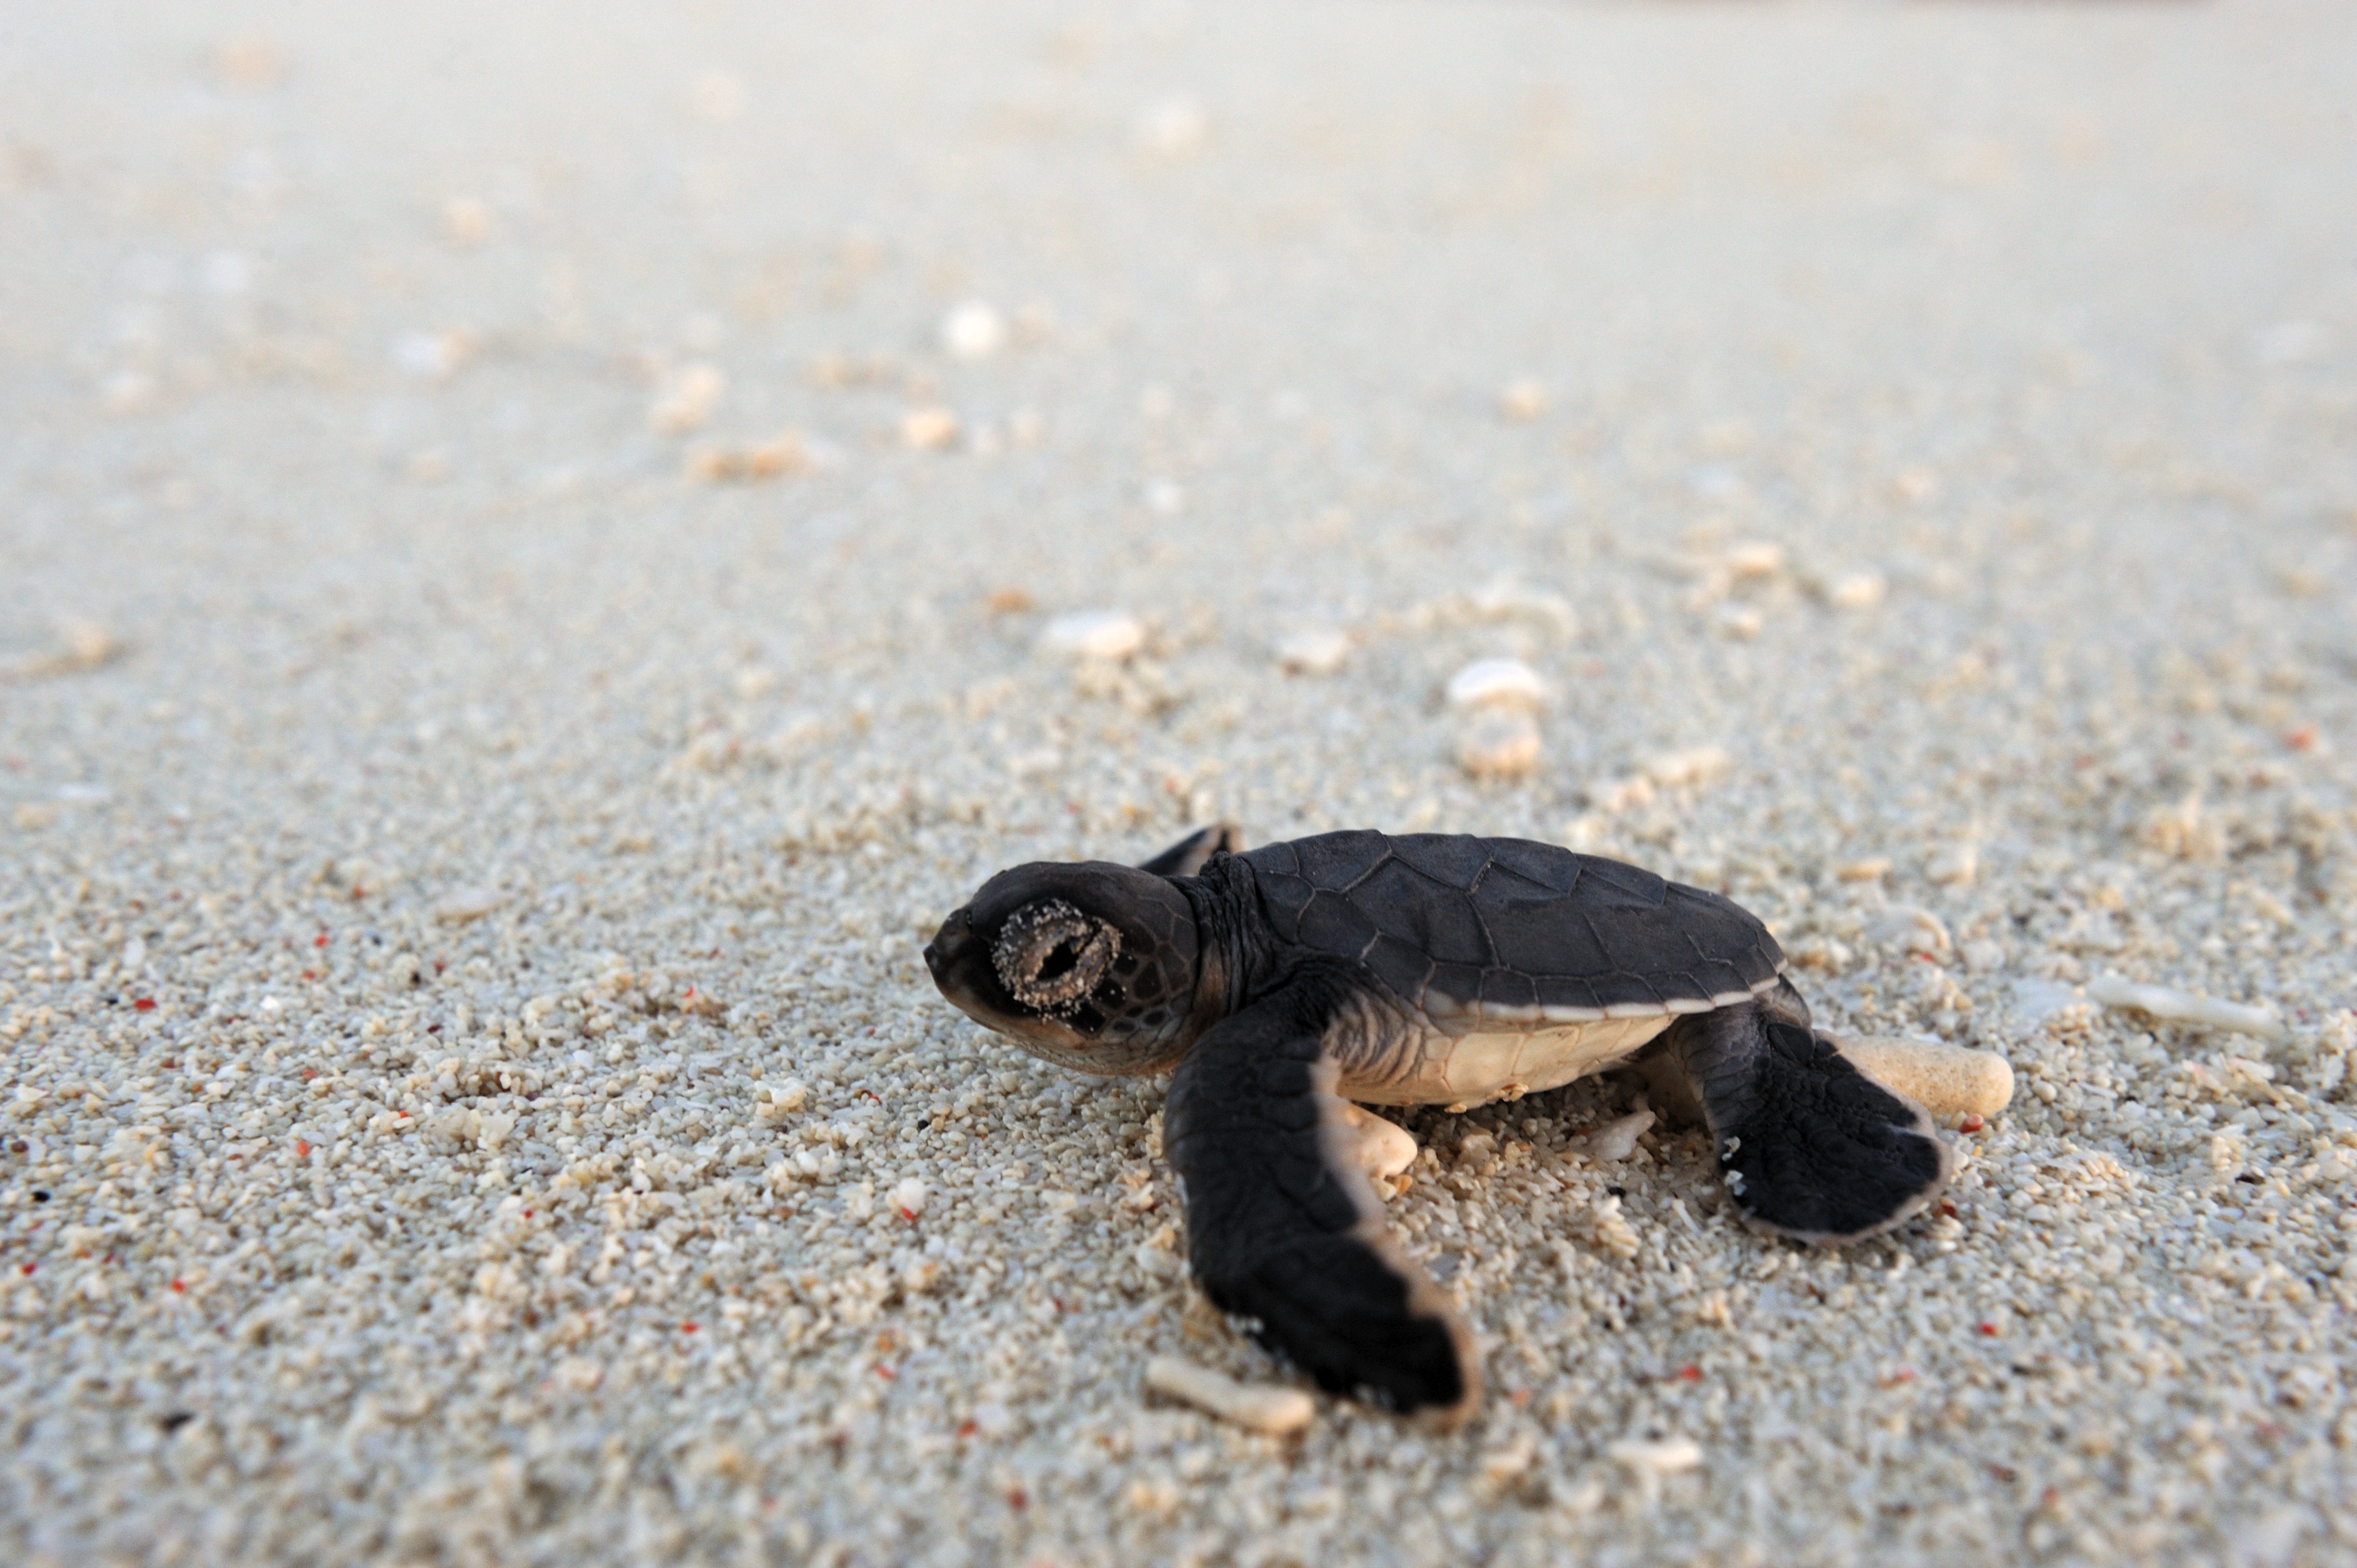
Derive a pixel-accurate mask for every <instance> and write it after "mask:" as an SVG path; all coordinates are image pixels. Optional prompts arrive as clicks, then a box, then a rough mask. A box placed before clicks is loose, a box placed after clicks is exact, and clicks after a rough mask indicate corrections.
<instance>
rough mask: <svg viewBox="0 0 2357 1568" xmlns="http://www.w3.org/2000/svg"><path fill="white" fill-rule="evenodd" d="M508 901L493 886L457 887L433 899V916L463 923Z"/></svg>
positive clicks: (483, 914)
mask: <svg viewBox="0 0 2357 1568" xmlns="http://www.w3.org/2000/svg"><path fill="white" fill-rule="evenodd" d="M507 901H508V896H507V895H506V894H504V893H502V892H500V890H499V889H497V888H495V887H458V888H453V889H452V890H451V891H449V892H447V893H445V894H444V895H442V897H439V898H437V899H436V900H435V903H434V918H436V919H437V920H448V921H450V922H452V923H453V924H456V925H464V924H465V923H466V922H467V921H468V920H479V919H481V918H483V917H484V916H486V915H488V914H490V912H491V911H492V910H494V909H496V908H499V907H500V905H502V904H504V903H506V902H507Z"/></svg>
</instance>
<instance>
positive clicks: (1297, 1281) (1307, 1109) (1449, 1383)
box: [1162, 988, 1480, 1428]
mask: <svg viewBox="0 0 2357 1568" xmlns="http://www.w3.org/2000/svg"><path fill="white" fill-rule="evenodd" d="M1307 990H1308V988H1295V989H1293V990H1288V991H1285V992H1280V993H1277V994H1276V995H1275V996H1272V997H1270V998H1268V999H1266V1000H1265V1001H1263V1002H1260V1003H1258V1004H1255V1005H1254V1006H1252V1007H1250V1008H1247V1009H1246V1010H1245V1011H1243V1012H1242V1013H1239V1014H1237V1015H1234V1016H1232V1017H1231V1018H1229V1019H1227V1020H1226V1021H1225V1022H1223V1023H1222V1024H1220V1025H1219V1026H1216V1027H1215V1028H1213V1029H1212V1030H1211V1032H1210V1033H1208V1034H1206V1035H1205V1036H1203V1037H1202V1038H1201V1039H1200V1041H1198V1042H1197V1043H1196V1045H1195V1047H1194V1049H1193V1050H1192V1051H1190V1052H1189V1053H1188V1056H1187V1058H1186V1060H1184V1061H1183V1062H1181V1063H1180V1064H1179V1070H1178V1072H1177V1074H1176V1075H1175V1076H1174V1077H1173V1078H1172V1079H1171V1083H1170V1101H1169V1106H1168V1111H1167V1112H1166V1113H1165V1116H1164V1120H1163V1135H1162V1144H1163V1151H1164V1153H1165V1154H1166V1155H1168V1157H1169V1159H1170V1163H1171V1164H1172V1165H1174V1166H1175V1167H1176V1168H1177V1170H1178V1172H1179V1177H1180V1179H1181V1181H1182V1182H1183V1184H1184V1187H1185V1193H1186V1202H1187V1248H1188V1255H1189V1261H1190V1262H1192V1263H1193V1265H1194V1270H1195V1277H1196V1280H1197V1281H1198V1283H1200V1284H1201V1285H1202V1287H1203V1292H1204V1294H1206V1295H1208V1296H1210V1297H1211V1303H1212V1305H1215V1306H1218V1307H1219V1308H1220V1309H1221V1310H1222V1311H1225V1312H1232V1313H1235V1314H1237V1315H1238V1316H1244V1317H1250V1318H1254V1319H1257V1320H1258V1324H1259V1326H1258V1328H1257V1330H1256V1331H1255V1336H1256V1337H1258V1338H1259V1339H1260V1341H1261V1342H1262V1343H1263V1344H1264V1345H1265V1346H1267V1347H1268V1348H1271V1349H1273V1350H1275V1351H1279V1352H1281V1353H1282V1354H1284V1355H1286V1357H1288V1358H1290V1359H1292V1360H1293V1361H1294V1362H1295V1363H1296V1364H1297V1365H1298V1366H1299V1367H1301V1368H1302V1369H1303V1370H1305V1371H1307V1372H1308V1374H1309V1375H1310V1376H1311V1377H1312V1378H1314V1379H1316V1380H1317V1382H1318V1387H1320V1388H1322V1389H1325V1390H1327V1391H1329V1392H1334V1393H1356V1394H1359V1395H1361V1397H1364V1398H1367V1399H1369V1400H1371V1401H1372V1402H1374V1403H1377V1404H1381V1405H1384V1406H1386V1407H1388V1408H1390V1409H1394V1410H1397V1411H1400V1412H1405V1413H1411V1414H1415V1415H1418V1416H1420V1417H1422V1418H1424V1419H1425V1420H1426V1422H1428V1423H1430V1424H1433V1425H1435V1426H1438V1427H1444V1428H1445V1427H1449V1426H1454V1425H1455V1424H1457V1423H1458V1422H1459V1421H1461V1420H1463V1419H1464V1418H1465V1416H1466V1415H1467V1414H1468V1413H1469V1412H1471V1410H1472V1409H1473V1407H1474V1406H1475V1404H1476V1403H1478V1402H1479V1401H1480V1369H1479V1367H1478V1365H1477V1363H1476V1362H1475V1360H1474V1359H1473V1353H1472V1339H1471V1337H1470V1336H1469V1334H1468V1333H1467V1332H1466V1328H1465V1325H1464V1323H1463V1322H1462V1320H1460V1319H1459V1318H1458V1316H1457V1314H1456V1313H1455V1311H1453V1310H1452V1309H1451V1308H1450V1306H1449V1305H1448V1302H1447V1301H1446V1300H1445V1299H1444V1298H1443V1297H1442V1296H1441V1294H1440V1293H1439V1291H1438V1290H1437V1289H1435V1288H1434V1286H1433V1284H1432V1282H1431V1281H1430V1280H1428V1279H1426V1277H1425V1275H1424V1273H1423V1272H1422V1271H1421V1270H1419V1269H1418V1268H1417V1267H1416V1266H1415V1264H1414V1263H1412V1262H1409V1261H1408V1260H1407V1258H1406V1257H1405V1254H1403V1253H1402V1252H1401V1251H1399V1249H1398V1247H1397V1246H1396V1245H1395V1244H1394V1242H1393V1241H1392V1239H1391V1237H1390V1235H1389V1233H1388V1231H1387V1230H1385V1228H1384V1224H1383V1210H1382V1208H1381V1207H1380V1206H1379V1205H1378V1204H1377V1202H1376V1200H1375V1195H1374V1190H1373V1188H1372V1187H1370V1186H1369V1185H1368V1183H1367V1178H1366V1176H1365V1175H1364V1174H1363V1173H1362V1171H1361V1167H1360V1163H1359V1158H1358V1148H1359V1142H1360V1139H1359V1135H1358V1133H1356V1132H1355V1131H1354V1130H1353V1129H1352V1128H1351V1124H1350V1122H1348V1120H1347V1118H1346V1116H1345V1109H1346V1102H1345V1101H1343V1100H1342V1099H1341V1098H1340V1097H1339V1096H1338V1095H1336V1094H1335V1092H1334V1083H1335V1080H1336V1079H1337V1077H1338V1076H1339V1069H1337V1068H1336V1066H1335V1064H1334V1062H1333V1060H1332V1059H1331V1058H1329V1056H1328V1055H1327V1053H1326V1049H1325V1047H1324V1044H1323V1036H1324V1033H1325V1030H1324V1022H1325V1020H1324V1018H1323V1016H1322V1013H1323V1012H1324V1009H1323V1008H1322V1007H1321V1006H1320V1005H1319V1004H1318V1003H1317V1002H1316V1000H1315V999H1314V997H1312V996H1310V995H1308V994H1306V993H1305V992H1306V991H1307Z"/></svg>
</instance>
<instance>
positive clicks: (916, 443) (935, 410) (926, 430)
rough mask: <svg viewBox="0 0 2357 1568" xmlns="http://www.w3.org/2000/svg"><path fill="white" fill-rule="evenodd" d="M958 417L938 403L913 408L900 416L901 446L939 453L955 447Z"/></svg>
mask: <svg viewBox="0 0 2357 1568" xmlns="http://www.w3.org/2000/svg"><path fill="white" fill-rule="evenodd" d="M957 437H958V416H957V415H956V413H953V412H952V411H951V410H949V409H946V408H943V407H942V406H941V405H940V404H938V403H929V404H927V405H926V406H925V407H923V408H912V409H910V410H909V412H908V413H904V414H902V415H901V416H900V445H902V446H908V447H912V448H914V449H915V450H917V451H920V452H938V451H940V450H942V448H943V447H946V446H953V445H955V443H956V441H957Z"/></svg>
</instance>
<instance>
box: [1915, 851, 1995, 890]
mask: <svg viewBox="0 0 2357 1568" xmlns="http://www.w3.org/2000/svg"><path fill="white" fill-rule="evenodd" d="M1980 869H1981V852H1980V850H1979V849H1978V848H1977V847H1975V845H1972V844H1969V843H1960V844H1952V845H1950V846H1949V847H1948V848H1946V849H1943V850H1942V851H1940V852H1939V853H1937V854H1933V855H1932V857H1931V859H1929V860H1928V861H1926V862H1924V864H1923V876H1924V880H1926V881H1929V882H1955V883H1969V882H1971V881H1972V880H1973V878H1975V876H1977V875H1980Z"/></svg>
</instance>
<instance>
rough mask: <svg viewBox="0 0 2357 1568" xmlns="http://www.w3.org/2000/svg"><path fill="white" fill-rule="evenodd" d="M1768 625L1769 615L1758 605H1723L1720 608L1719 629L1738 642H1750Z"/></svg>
mask: <svg viewBox="0 0 2357 1568" xmlns="http://www.w3.org/2000/svg"><path fill="white" fill-rule="evenodd" d="M1767 625H1768V617H1767V613H1766V612H1765V611H1763V610H1761V609H1760V607H1759V606H1757V605H1738V604H1723V605H1721V606H1719V607H1718V629H1719V630H1720V631H1722V632H1724V633H1726V634H1727V636H1729V637H1731V638H1734V639H1736V640H1737V641H1738V642H1749V641H1750V640H1751V639H1753V638H1755V637H1758V636H1759V635H1760V632H1761V631H1762V630H1764V629H1765V628H1766V627H1767Z"/></svg>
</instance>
